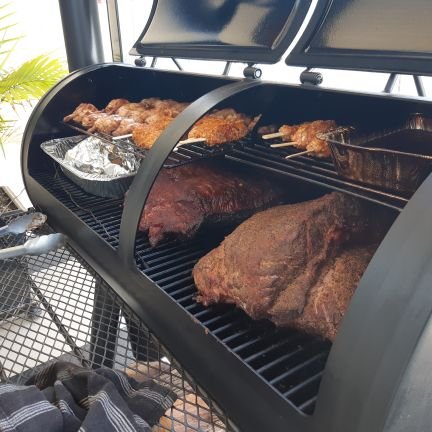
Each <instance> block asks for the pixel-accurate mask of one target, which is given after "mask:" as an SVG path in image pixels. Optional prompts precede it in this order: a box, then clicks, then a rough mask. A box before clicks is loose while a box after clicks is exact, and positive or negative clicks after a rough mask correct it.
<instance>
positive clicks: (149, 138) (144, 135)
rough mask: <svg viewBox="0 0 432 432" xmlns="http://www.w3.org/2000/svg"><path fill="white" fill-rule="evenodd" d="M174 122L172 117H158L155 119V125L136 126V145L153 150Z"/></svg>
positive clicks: (134, 135) (134, 137) (134, 131)
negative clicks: (154, 145) (157, 141)
mask: <svg viewBox="0 0 432 432" xmlns="http://www.w3.org/2000/svg"><path fill="white" fill-rule="evenodd" d="M172 120H173V119H172V118H171V117H158V118H155V119H154V122H153V123H150V124H141V125H138V126H136V127H135V128H134V129H133V131H132V139H133V141H134V143H135V144H136V145H137V146H138V147H141V148H144V149H151V148H152V147H153V144H154V143H155V142H156V140H157V139H158V138H159V137H160V135H161V134H162V132H163V131H164V130H165V128H166V127H167V126H168V125H169V124H170V123H171V122H172Z"/></svg>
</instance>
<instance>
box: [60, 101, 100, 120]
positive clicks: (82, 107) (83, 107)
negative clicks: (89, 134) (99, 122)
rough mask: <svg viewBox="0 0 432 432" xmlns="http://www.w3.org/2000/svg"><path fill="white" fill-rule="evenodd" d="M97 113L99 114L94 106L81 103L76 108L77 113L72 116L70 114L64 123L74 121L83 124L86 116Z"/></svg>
mask: <svg viewBox="0 0 432 432" xmlns="http://www.w3.org/2000/svg"><path fill="white" fill-rule="evenodd" d="M95 112H99V110H98V109H97V108H96V107H95V106H94V105H93V104H90V103H80V104H79V105H78V106H77V107H76V108H75V111H74V112H73V113H72V114H69V115H67V116H66V117H64V118H63V121H65V122H69V121H74V122H77V123H81V121H82V119H83V118H84V117H85V116H87V115H89V114H91V113H95Z"/></svg>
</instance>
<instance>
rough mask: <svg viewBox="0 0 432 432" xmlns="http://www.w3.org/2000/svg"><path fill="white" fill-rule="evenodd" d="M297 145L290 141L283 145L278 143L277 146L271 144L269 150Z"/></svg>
mask: <svg viewBox="0 0 432 432" xmlns="http://www.w3.org/2000/svg"><path fill="white" fill-rule="evenodd" d="M297 144H298V143H296V142H295V141H290V142H284V143H279V144H271V145H270V147H271V148H278V147H292V146H295V145H297Z"/></svg>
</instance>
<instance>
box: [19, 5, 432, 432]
mask: <svg viewBox="0 0 432 432" xmlns="http://www.w3.org/2000/svg"><path fill="white" fill-rule="evenodd" d="M201 3H202V4H203V6H202V8H198V9H196V10H194V14H191V13H190V11H191V9H190V6H189V4H188V2H180V1H179V2H176V5H175V6H176V7H174V6H173V2H167V1H159V2H156V3H155V7H154V10H153V12H152V16H151V20H150V23H149V24H148V25H147V27H146V29H145V31H144V32H143V35H142V36H141V37H140V39H139V41H138V42H137V44H136V45H135V47H134V52H135V53H136V54H138V55H144V54H149V55H165V56H179V57H198V58H213V59H216V58H218V59H220V58H224V59H226V60H240V61H247V62H250V63H262V62H275V61H277V60H278V58H279V57H280V56H281V55H282V53H283V52H284V50H285V49H286V48H287V46H288V45H289V44H290V42H291V41H292V39H293V37H294V35H295V34H296V33H297V31H298V28H299V26H300V24H301V22H302V21H303V19H304V17H305V15H306V12H307V10H308V6H309V4H306V3H305V2H300V1H298V2H294V1H293V2H282V1H281V2H276V1H275V2H270V3H271V5H270V6H268V5H267V4H266V5H264V6H263V5H262V4H261V2H258V1H257V2H241V1H237V2H223V3H222V6H221V9H217V8H216V9H215V7H213V9H212V6H211V5H210V4H209V3H211V2H201ZM369 3H370V2H368V1H366V0H357V1H355V2H351V4H350V5H349V6H348V5H345V2H343V1H334V2H331V4H330V2H326V1H320V2H318V6H317V9H316V10H315V13H314V15H313V17H312V20H311V22H310V24H309V27H308V28H307V31H306V32H305V34H304V36H303V38H302V39H300V42H299V43H298V44H297V46H296V49H295V51H294V52H293V55H292V59H293V61H294V62H295V64H302V65H305V66H309V67H313V66H314V65H316V64H319V65H320V66H328V67H345V68H357V69H369V70H372V69H373V70H382V71H387V70H390V71H392V72H393V71H396V72H408V71H413V72H416V73H423V74H426V73H427V70H428V68H430V65H431V58H432V57H431V53H430V52H429V51H427V50H426V49H425V48H424V47H423V46H420V45H421V40H425V39H424V38H416V39H413V38H411V39H409V42H407V43H406V44H405V51H400V52H396V51H395V48H394V47H393V46H390V45H385V43H387V44H389V43H390V42H391V41H393V40H396V39H397V38H396V35H397V31H398V30H397V29H396V28H395V26H394V24H395V23H394V22H392V21H391V18H388V19H386V20H385V26H386V27H385V38H379V35H377V34H375V35H374V36H373V37H371V38H370V40H368V44H369V45H367V47H369V49H368V48H365V47H362V46H360V44H359V43H358V42H356V41H358V39H356V40H355V41H354V40H353V41H351V42H352V43H353V44H354V42H355V44H356V46H355V47H354V48H353V49H349V46H348V44H349V42H350V40H351V39H350V38H349V35H350V34H351V33H349V32H345V31H344V30H345V27H344V26H348V25H349V26H350V27H352V28H353V34H356V33H355V31H354V30H356V31H360V30H358V29H357V28H356V27H353V25H352V23H349V24H348V21H344V19H342V18H341V19H340V21H338V20H337V19H336V18H337V17H339V18H340V17H341V16H342V17H344V18H345V19H346V20H348V19H349V18H350V17H352V16H353V15H352V14H358V15H357V16H366V17H367V18H368V19H371V16H370V15H369V14H370V13H372V11H373V13H377V11H376V10H375V9H373V8H372V6H373V5H372V4H369ZM380 3H381V6H380V7H382V8H385V7H390V6H391V5H390V2H380ZM387 3H388V4H387ZM420 3H421V2H419V5H420ZM230 4H231V6H230V7H229V5H230ZM375 7H377V6H375ZM250 8H252V9H253V11H254V13H255V12H257V11H261V12H262V15H261V19H256V21H253V22H254V23H255V24H256V31H255V33H254V30H253V29H252V30H250V28H251V26H252V27H253V25H251V22H252V21H251V17H252V16H253V17H256V16H257V15H256V13H255V14H252V13H251V9H250ZM327 8H330V9H329V10H330V12H331V13H329V14H327V15H326V14H325V12H326V11H327ZM174 10H177V13H176V19H175V21H174V23H175V25H174V26H173V28H174V30H175V32H176V33H177V38H175V39H174V40H175V41H178V40H187V41H188V42H182V43H178V42H177V43H173V42H172V41H171V42H170V40H168V39H167V38H169V36H167V33H166V32H164V29H163V25H162V23H163V22H167V19H168V18H167V17H169V19H170V20H172V19H174V18H173V17H172V16H171V14H172V11H174ZM263 11H266V13H264V12H263ZM275 11H276V12H275ZM281 11H283V12H284V14H285V15H284V21H283V22H282V21H281V19H280V16H281ZM417 12H418V10H416V9H415V7H414V5H410V10H404V11H403V14H404V16H405V21H404V22H407V23H412V28H410V30H411V31H414V30H413V29H414V28H415V29H416V31H417V32H423V33H424V34H423V37H427V36H428V35H427V34H426V33H427V32H428V31H429V30H428V29H426V28H424V26H421V21H420V16H421V14H417ZM401 13H402V12H401ZM215 14H216V15H215ZM360 14H363V15H360ZM410 14H411V15H410ZM215 16H217V17H218V19H219V20H220V22H218V23H217V24H218V25H216V24H215V28H214V29H213V30H212V31H213V33H212V34H211V35H210V36H209V35H207V37H208V38H210V39H211V40H212V43H209V41H208V40H202V32H201V30H200V29H201V28H202V26H203V25H204V26H205V25H207V23H208V20H210V18H211V20H212V21H213V22H214V21H215V18H214V17H215ZM324 16H328V17H331V19H330V20H329V21H327V20H326V21H324V24H323V25H321V24H322V20H323V19H324ZM276 17H277V20H276ZM335 17H336V18H335ZM394 19H395V18H394ZM206 20H207V21H206ZM274 20H276V21H274ZM216 21H217V20H216ZM244 22H246V23H247V24H248V25H247V26H245V27H243V26H241V25H240V24H239V23H244ZM335 22H336V23H337V24H338V26H336V25H335V24H334V23H335ZM260 23H264V25H261V26H259V24H260ZM234 24H235V25H234ZM363 24H364V29H365V32H366V33H367V29H368V27H367V23H364V22H363ZM230 25H231V26H234V27H230ZM374 28H375V27H374ZM317 29H320V30H319V31H320V32H322V33H324V36H325V37H324V36H322V37H321V38H318V40H316V39H313V38H312V36H313V35H315V33H316V31H317ZM234 30H235V31H234ZM332 30H334V33H332ZM383 32H384V30H383ZM392 32H393V33H392ZM389 33H392V34H391V35H390V36H389ZM319 34H321V33H319ZM239 35H240V36H239ZM245 35H246V36H245ZM186 36H187V37H186ZM260 36H262V38H261V39H260ZM357 36H358V35H357ZM430 36H431V35H429V36H428V37H429V40H430ZM358 37H360V36H358ZM212 38H213V39H212ZM311 38H312V39H311ZM338 38H339V39H338ZM221 40H224V41H226V43H225V44H223V43H221V42H220V41H221ZM245 40H247V42H244V41H245ZM311 40H312V42H313V43H312V44H311ZM426 40H427V39H426ZM371 41H381V42H382V46H379V45H378V43H377V45H375V46H372V45H370V43H371ZM320 42H321V44H320ZM410 44H411V45H410ZM418 44H420V45H418ZM327 45H329V46H327ZM372 48H373V49H372ZM378 51H379V55H378V54H377V52H378ZM415 52H417V53H418V52H421V55H417V56H416V54H415ZM360 54H361V56H360ZM309 55H310V56H311V57H309ZM317 56H318V57H317ZM317 58H319V61H318V60H317ZM310 59H312V60H310ZM359 59H366V60H365V61H360V60H359ZM315 60H316V62H314V61H315ZM287 62H288V63H289V64H292V63H290V58H288V60H287ZM407 65H412V68H409V66H407ZM245 74H246V75H247V76H249V77H251V76H253V75H257V74H258V73H257V71H256V69H254V68H253V67H252V66H249V67H248V68H246V70H245ZM318 78H319V77H318V76H317V75H313V74H312V75H311V74H309V73H306V74H303V80H304V81H307V82H306V84H304V85H300V86H294V85H282V84H270V83H265V82H260V81H259V80H256V79H251V78H249V79H245V80H236V79H231V78H227V77H209V76H203V75H194V74H186V73H176V72H164V71H158V70H152V69H145V68H144V69H140V68H136V67H131V66H126V65H114V64H108V65H96V66H90V67H88V68H85V69H81V70H78V71H76V72H74V73H73V74H71V75H69V76H68V77H67V78H66V79H64V80H63V81H62V82H61V83H59V84H58V85H57V86H56V87H55V88H53V89H52V90H51V91H50V92H49V93H48V94H47V95H46V96H45V98H44V99H43V100H42V101H41V102H40V104H39V105H38V107H37V108H36V109H35V111H34V113H33V115H32V117H31V118H30V120H29V123H28V126H27V129H26V132H25V135H24V139H23V153H22V168H23V172H24V178H25V182H26V186H27V188H28V191H29V195H30V197H31V199H32V200H33V202H34V204H35V206H37V207H38V208H40V209H42V210H43V211H44V212H45V213H47V214H48V216H49V217H50V221H51V223H52V225H53V227H54V228H55V229H57V230H59V231H62V232H64V233H66V234H68V235H69V237H70V241H71V244H72V246H73V247H74V248H76V250H77V251H78V252H79V253H80V254H81V255H82V256H83V257H84V258H85V259H86V260H88V261H89V263H90V264H91V265H93V266H94V267H95V269H97V271H98V272H99V273H100V274H101V275H102V277H103V278H104V279H105V280H106V281H107V282H108V283H109V285H111V286H112V287H113V288H114V289H115V291H116V292H117V293H118V294H119V295H120V296H121V297H122V298H123V299H124V301H126V303H127V304H129V305H130V307H131V308H132V309H133V311H135V312H136V313H137V314H138V315H139V316H140V317H141V319H143V320H144V321H145V322H146V323H147V324H148V326H149V327H150V328H151V329H152V331H154V332H155V333H156V334H157V336H158V337H159V338H160V339H161V341H162V342H163V343H164V344H165V345H166V346H167V347H168V349H169V350H170V351H171V352H172V353H173V354H174V355H175V356H176V357H177V359H178V360H179V361H180V362H181V363H182V364H183V365H184V366H185V368H186V369H187V370H188V371H189V373H191V374H192V375H193V376H194V377H195V378H196V380H197V381H198V382H199V383H200V384H201V385H202V386H203V388H204V389H206V390H207V391H208V392H209V394H210V395H211V396H212V397H214V398H215V399H216V401H217V402H218V403H219V404H220V405H221V406H222V408H224V409H225V410H226V412H227V413H228V414H229V415H230V416H231V417H232V419H233V420H234V422H235V423H236V424H237V425H238V426H239V427H240V429H241V430H246V431H252V430H270V429H272V430H287V429H289V430H293V431H314V430H316V431H331V432H334V431H346V430H352V431H354V430H358V431H364V430H368V431H375V430H376V431H378V430H383V428H384V427H385V424H386V423H387V426H386V427H388V428H390V429H391V430H411V429H410V428H411V427H412V425H410V423H409V422H410V421H413V422H414V423H413V424H418V422H420V423H421V422H424V424H428V422H429V415H430V412H431V411H430V405H429V404H430V398H429V397H425V395H427V394H428V389H429V387H428V386H427V380H423V381H421V382H418V380H417V379H416V378H417V377H416V374H415V372H416V369H415V367H414V366H413V365H421V364H422V362H424V359H425V357H424V354H425V353H424V350H425V346H427V343H426V342H427V337H428V332H424V333H422V332H423V328H424V327H425V326H426V325H427V323H428V318H429V315H430V312H431V310H432V300H431V299H430V296H429V294H428V287H429V285H430V283H429V280H430V279H429V276H428V271H427V269H428V267H429V261H430V259H431V252H432V238H431V234H430V230H429V220H430V217H431V213H432V209H431V207H430V202H431V199H430V198H431V187H432V184H431V182H432V180H431V179H430V178H428V179H427V180H426V181H425V182H424V183H423V185H422V186H421V187H420V188H419V190H418V191H417V192H416V193H415V194H414V196H413V197H412V198H411V199H409V198H408V197H406V196H399V195H396V194H392V193H388V192H385V191H382V190H379V189H374V188H373V187H370V186H364V185H360V184H358V183H355V182H352V181H346V180H343V179H342V178H340V177H339V176H338V175H337V174H336V172H335V170H334V167H333V164H332V163H331V162H330V161H325V160H316V159H313V158H308V157H298V158H295V159H291V160H285V159H283V158H281V157H280V156H281V154H285V153H284V152H286V150H281V149H271V148H269V146H268V145H267V144H266V143H265V142H263V141H261V140H259V139H258V137H252V138H250V139H248V140H247V141H245V142H244V143H242V144H243V145H241V146H237V147H233V148H231V149H230V150H229V151H227V152H226V153H225V154H224V155H219V156H218V161H219V163H221V164H231V165H232V166H237V167H238V169H244V168H245V167H249V169H250V170H251V171H252V172H254V171H255V172H258V171H259V172H260V173H262V172H265V173H268V174H269V175H270V174H271V175H274V176H277V177H278V178H279V179H280V180H281V181H282V180H283V181H286V183H285V184H286V186H285V187H287V188H289V189H290V190H292V191H293V194H294V195H296V196H297V197H300V198H302V199H304V200H306V199H309V198H311V197H315V196H319V195H320V194H322V193H323V192H324V191H328V190H338V191H342V192H344V193H348V194H351V195H354V196H356V197H359V198H361V199H365V200H368V201H370V202H373V203H375V204H376V205H378V206H385V207H388V208H391V209H392V210H393V211H394V212H395V213H399V212H401V214H400V216H399V217H398V219H397V220H396V222H395V224H394V225H393V227H392V228H391V230H390V231H389V233H388V235H387V237H386V238H385V240H384V241H383V243H382V244H381V246H380V248H379V249H378V251H377V253H376V254H375V257H374V258H373V260H372V262H371V263H370V265H369V267H368V270H367V271H366V273H365V275H364V277H363V279H362V281H361V282H360V285H359V287H358V289H357V291H356V294H355V296H354V299H353V301H352V303H351V306H350V309H349V311H348V313H347V314H346V317H345V319H344V321H343V323H342V326H341V328H340V331H339V334H338V336H337V338H336V341H335V343H334V344H333V346H330V344H328V343H326V342H322V341H319V340H317V339H315V338H313V337H310V336H305V335H303V334H300V333H298V332H295V331H282V330H275V329H274V328H273V326H272V325H271V324H270V323H268V322H265V321H264V322H263V321H261V322H255V321H252V320H251V319H249V318H248V317H247V316H246V315H245V314H243V313H242V312H241V311H240V310H238V309H234V308H232V307H227V306H217V307H210V308H206V307H204V306H202V305H200V304H197V303H196V302H195V301H194V295H195V292H196V290H195V287H194V285H193V280H192V277H191V271H192V268H193V265H194V263H195V262H196V261H197V260H198V259H199V258H200V257H201V256H203V255H204V254H205V253H206V252H207V251H208V250H210V249H211V248H213V247H214V246H216V245H217V244H218V243H219V242H220V240H221V239H222V236H219V237H218V235H215V236H214V238H213V237H212V236H206V239H205V241H203V240H202V239H199V238H198V239H196V240H192V241H190V242H188V243H171V244H170V243H168V244H162V245H160V246H158V247H157V248H151V247H150V246H149V244H148V241H147V238H146V236H145V235H143V234H140V233H137V230H136V227H137V226H138V222H139V218H140V214H141V210H142V208H143V206H144V202H145V199H146V197H147V195H148V193H149V191H150V189H151V186H152V184H153V182H154V180H155V178H156V176H157V174H158V172H159V171H160V169H161V167H162V166H163V164H164V163H165V160H166V159H167V158H168V157H169V156H170V155H171V156H172V154H171V152H172V150H173V148H174V146H175V145H176V143H177V142H178V140H179V139H181V137H182V136H183V135H184V134H185V132H186V131H187V130H188V129H189V128H190V127H191V126H192V125H193V124H194V123H195V122H196V121H197V120H198V119H199V118H200V117H201V116H202V115H204V114H205V113H206V112H208V111H209V110H210V109H212V108H213V107H215V106H217V107H223V106H233V107H235V108H236V109H238V110H240V111H242V110H243V111H245V112H247V113H249V114H257V113H262V114H263V117H262V119H261V123H262V124H268V123H276V124H280V123H283V122H287V121H289V122H291V123H297V122H301V121H305V120H313V119H319V118H328V119H334V120H336V122H337V123H338V124H350V125H355V126H357V127H359V128H362V129H368V128H370V129H372V130H373V129H380V128H383V129H384V127H386V126H391V125H393V124H398V123H400V122H401V121H402V120H403V119H405V118H406V117H407V116H409V115H410V114H412V113H416V112H421V113H422V114H424V115H426V116H431V115H432V104H431V103H430V101H427V100H423V99H408V98H403V97H395V96H392V95H388V94H382V95H368V94H359V93H352V92H343V91H333V90H326V89H322V88H320V87H318V86H316V85H311V82H312V81H313V80H314V79H315V81H316V82H318V81H319V79H318ZM151 96H158V97H161V98H173V99H177V100H181V101H190V102H192V101H194V102H193V103H192V104H191V105H190V106H189V107H188V108H187V109H186V110H185V111H184V112H183V113H182V114H180V115H179V116H178V117H177V118H176V119H175V120H174V121H173V123H172V124H171V125H170V126H169V127H168V128H167V129H166V131H165V132H164V133H163V135H162V136H161V137H160V138H159V140H158V142H157V143H156V144H155V146H154V147H153V149H152V150H151V151H150V152H149V153H148V155H147V157H146V158H145V159H144V160H143V162H142V164H141V168H140V170H139V172H138V174H137V175H136V177H135V179H134V182H133V184H132V186H131V188H130V190H129V194H128V200H127V201H126V206H125V207H123V206H122V204H123V202H122V201H123V200H106V199H102V198H98V197H95V196H92V195H90V194H87V193H85V192H83V191H82V190H80V189H79V188H78V187H77V186H76V185H74V184H73V183H72V182H70V180H68V179H67V178H66V177H65V176H64V175H63V174H62V173H61V172H60V171H59V170H58V169H57V167H56V166H55V165H53V163H52V161H51V160H50V159H48V157H47V156H46V155H45V154H44V153H43V152H42V151H41V149H40V144H41V143H42V142H44V141H46V140H49V139H52V138H57V137H63V136H69V135H72V134H73V133H74V132H73V131H72V130H71V129H69V128H68V127H67V126H66V125H64V124H63V123H62V122H61V120H62V118H63V116H64V115H66V114H68V113H69V112H71V111H72V110H73V109H74V108H75V107H76V106H77V105H78V104H79V103H80V102H83V101H85V102H91V103H94V104H95V105H96V106H98V107H102V106H104V105H106V103H107V102H108V101H109V100H111V99H113V98H116V97H125V98H128V99H130V100H140V99H142V98H144V97H151ZM136 352H137V356H140V355H145V353H140V352H139V346H138V347H137V348H136ZM329 353H330V356H329V357H328V355H329ZM418 367H422V366H418ZM407 391H411V392H414V395H415V396H413V397H412V398H410V399H409V400H407V399H406V398H405V392H407ZM420 398H421V400H422V403H419V404H418V405H414V404H415V402H416V401H418V400H419V399H420ZM407 414H410V416H411V417H409V416H407ZM419 417H420V418H421V420H418V422H417V423H416V421H417V420H416V418H419ZM409 419H412V420H409ZM404 422H407V423H404ZM390 429H389V430H390Z"/></svg>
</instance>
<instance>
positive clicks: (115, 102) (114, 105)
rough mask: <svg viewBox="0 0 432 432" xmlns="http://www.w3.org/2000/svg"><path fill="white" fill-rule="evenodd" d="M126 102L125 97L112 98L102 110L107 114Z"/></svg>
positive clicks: (115, 110) (112, 112)
mask: <svg viewBox="0 0 432 432" xmlns="http://www.w3.org/2000/svg"><path fill="white" fill-rule="evenodd" d="M128 103H129V101H128V100H127V99H113V100H112V101H110V103H109V104H108V105H107V106H106V107H105V109H104V110H103V111H104V112H106V113H107V114H114V113H115V112H117V110H118V109H119V108H120V107H122V106H123V105H126V104H128Z"/></svg>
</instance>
